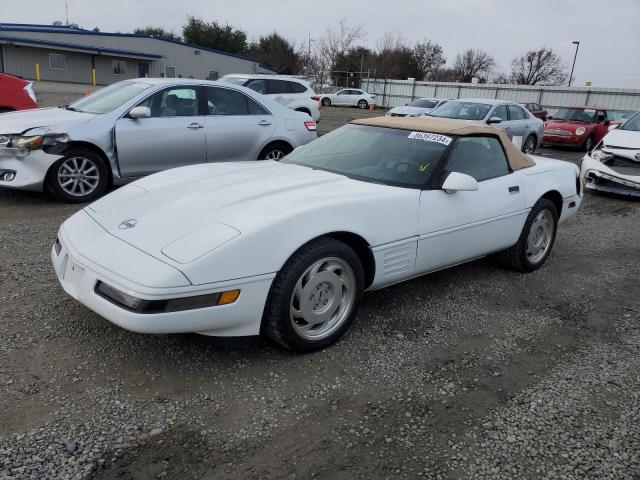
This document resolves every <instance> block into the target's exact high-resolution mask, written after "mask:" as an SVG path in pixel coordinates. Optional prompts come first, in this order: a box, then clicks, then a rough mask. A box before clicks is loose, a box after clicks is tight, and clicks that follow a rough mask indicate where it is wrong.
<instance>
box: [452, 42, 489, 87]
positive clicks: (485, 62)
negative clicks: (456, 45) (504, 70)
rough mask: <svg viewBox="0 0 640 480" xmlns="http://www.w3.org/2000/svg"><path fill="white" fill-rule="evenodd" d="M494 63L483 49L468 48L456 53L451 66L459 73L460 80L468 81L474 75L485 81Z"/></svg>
mask: <svg viewBox="0 0 640 480" xmlns="http://www.w3.org/2000/svg"><path fill="white" fill-rule="evenodd" d="M495 65H496V61H495V60H494V58H493V57H492V56H491V55H489V54H488V53H487V52H485V51H484V50H480V49H473V48H469V49H467V50H465V51H464V52H461V53H459V54H458V55H456V60H455V62H454V63H453V68H454V70H457V71H458V72H459V73H460V76H459V78H458V81H460V82H470V81H471V79H472V78H474V77H475V78H478V79H480V80H485V81H486V79H487V77H488V76H489V74H490V73H491V71H492V70H493V69H494V67H495Z"/></svg>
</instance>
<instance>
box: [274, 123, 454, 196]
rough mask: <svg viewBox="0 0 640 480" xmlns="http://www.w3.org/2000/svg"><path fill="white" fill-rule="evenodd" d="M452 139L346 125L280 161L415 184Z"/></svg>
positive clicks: (428, 173) (424, 178)
mask: <svg viewBox="0 0 640 480" xmlns="http://www.w3.org/2000/svg"><path fill="white" fill-rule="evenodd" d="M452 140H453V137H451V136H447V135H439V134H434V133H425V132H411V131H408V130H399V129H395V128H383V127H371V126H366V125H345V126H344V127H342V128H339V129H337V130H334V131H333V132H331V133H329V134H327V135H324V136H322V137H320V138H319V139H318V140H315V141H314V142H311V143H309V144H307V145H305V146H304V147H302V148H299V149H296V150H295V151H294V152H292V153H291V154H289V155H288V156H287V157H286V158H285V159H284V160H283V163H294V164H296V165H303V166H306V167H311V168H314V169H319V170H326V171H328V172H333V173H338V174H341V175H345V176H347V177H350V178H355V179H357V180H363V181H369V182H374V183H382V184H386V185H396V186H403V187H417V186H421V185H424V184H425V183H426V182H428V181H429V179H430V178H431V175H432V172H433V171H434V168H435V166H436V165H437V163H438V161H439V160H440V159H441V158H442V156H443V155H444V152H445V151H446V150H447V146H448V145H449V144H450V143H451V141H452Z"/></svg>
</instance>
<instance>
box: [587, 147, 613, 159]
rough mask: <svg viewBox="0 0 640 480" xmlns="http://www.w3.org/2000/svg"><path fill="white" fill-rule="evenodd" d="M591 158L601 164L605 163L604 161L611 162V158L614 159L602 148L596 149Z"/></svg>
mask: <svg viewBox="0 0 640 480" xmlns="http://www.w3.org/2000/svg"><path fill="white" fill-rule="evenodd" d="M589 156H590V157H591V158H593V159H594V160H598V161H600V162H603V161H604V160H609V159H610V158H613V155H612V154H610V153H607V152H605V151H604V150H602V149H601V148H595V149H594V150H593V151H592V152H591V153H590V154H589Z"/></svg>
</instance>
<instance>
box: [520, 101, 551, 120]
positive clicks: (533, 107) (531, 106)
mask: <svg viewBox="0 0 640 480" xmlns="http://www.w3.org/2000/svg"><path fill="white" fill-rule="evenodd" d="M520 105H522V106H523V107H524V108H526V109H527V110H529V111H530V112H531V113H532V114H533V116H534V117H536V118H539V119H540V120H542V121H543V122H546V121H547V113H548V112H547V111H546V110H545V109H544V108H542V106H541V105H540V104H539V103H533V102H530V103H521V104H520Z"/></svg>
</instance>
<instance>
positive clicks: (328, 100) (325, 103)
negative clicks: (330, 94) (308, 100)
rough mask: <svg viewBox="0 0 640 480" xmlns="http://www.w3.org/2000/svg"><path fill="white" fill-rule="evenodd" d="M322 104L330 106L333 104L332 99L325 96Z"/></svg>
mask: <svg viewBox="0 0 640 480" xmlns="http://www.w3.org/2000/svg"><path fill="white" fill-rule="evenodd" d="M322 105H323V106H325V107H330V106H331V99H330V98H327V97H324V98H323V99H322Z"/></svg>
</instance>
